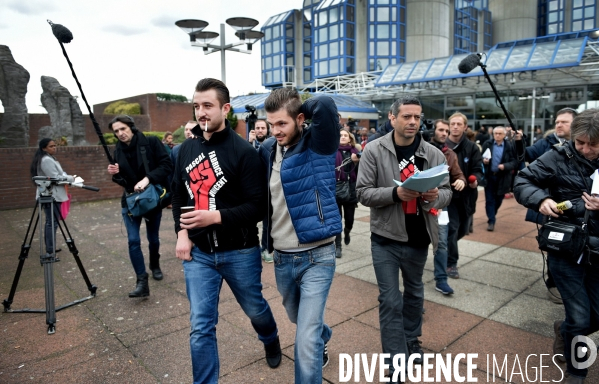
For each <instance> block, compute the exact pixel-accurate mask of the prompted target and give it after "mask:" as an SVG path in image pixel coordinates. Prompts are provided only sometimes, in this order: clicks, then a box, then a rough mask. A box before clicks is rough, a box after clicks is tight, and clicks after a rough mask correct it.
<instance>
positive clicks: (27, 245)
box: [2, 204, 39, 312]
mask: <svg viewBox="0 0 599 384" xmlns="http://www.w3.org/2000/svg"><path fill="white" fill-rule="evenodd" d="M37 209H38V206H37V204H36V205H35V207H34V208H33V212H32V213H31V219H29V226H28V227H27V232H26V233H25V238H24V239H23V244H21V253H20V254H19V265H18V266H17V271H16V272H15V277H14V279H13V281H12V286H11V287H10V294H9V295H8V298H7V299H4V301H3V302H2V305H3V306H4V312H10V306H11V305H12V302H13V299H14V297H15V293H16V291H17V285H18V284H19V278H20V277H21V272H22V271H23V265H24V264H25V260H26V259H27V257H28V256H29V250H30V249H31V242H32V241H33V236H34V234H35V228H37V224H38V222H39V216H36V220H35V224H34V225H33V231H31V237H29V231H30V230H31V225H32V224H33V217H34V216H35V212H36V211H37ZM28 237H29V241H27V238H28Z"/></svg>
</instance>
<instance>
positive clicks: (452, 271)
mask: <svg viewBox="0 0 599 384" xmlns="http://www.w3.org/2000/svg"><path fill="white" fill-rule="evenodd" d="M447 276H449V277H451V278H452V279H459V278H460V273H459V272H458V267H447Z"/></svg>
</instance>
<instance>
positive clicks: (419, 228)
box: [391, 135, 431, 248]
mask: <svg viewBox="0 0 599 384" xmlns="http://www.w3.org/2000/svg"><path fill="white" fill-rule="evenodd" d="M391 137H392V138H393V145H394V146H395V153H396V155H397V162H398V164H399V173H400V177H401V180H399V181H402V182H403V181H405V180H406V179H407V178H408V177H410V176H412V175H413V174H414V173H417V172H420V171H422V170H423V168H424V159H422V158H420V157H416V156H415V155H414V154H415V153H416V149H417V148H418V146H419V145H420V141H421V140H422V139H421V137H420V135H416V137H415V139H414V142H413V143H412V144H410V145H407V146H405V147H404V146H399V145H397V144H395V138H394V137H393V135H392V136H391ZM420 200H421V199H420V198H418V199H414V200H412V201H402V202H401V205H402V208H403V211H404V214H405V224H406V232H407V234H408V241H407V243H406V244H407V245H409V246H411V247H415V248H426V247H428V245H429V244H430V243H431V238H430V236H429V234H428V231H427V230H426V222H425V221H424V215H428V212H426V211H424V210H423V209H422V207H421V206H420Z"/></svg>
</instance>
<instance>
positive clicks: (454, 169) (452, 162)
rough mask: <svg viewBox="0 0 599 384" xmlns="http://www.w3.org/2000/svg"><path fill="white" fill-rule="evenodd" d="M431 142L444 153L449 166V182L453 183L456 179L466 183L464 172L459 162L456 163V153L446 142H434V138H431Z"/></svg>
mask: <svg viewBox="0 0 599 384" xmlns="http://www.w3.org/2000/svg"><path fill="white" fill-rule="evenodd" d="M431 144H432V145H434V146H435V147H437V148H438V149H439V150H440V151H441V152H443V154H444V155H445V161H446V162H447V165H448V166H449V183H450V184H453V183H454V182H455V181H456V180H462V181H463V182H464V184H468V181H467V180H466V177H465V176H464V173H463V172H462V170H461V169H460V164H459V163H458V155H456V153H455V152H454V151H453V150H452V149H449V147H448V146H447V144H445V143H443V144H439V143H437V142H435V140H431Z"/></svg>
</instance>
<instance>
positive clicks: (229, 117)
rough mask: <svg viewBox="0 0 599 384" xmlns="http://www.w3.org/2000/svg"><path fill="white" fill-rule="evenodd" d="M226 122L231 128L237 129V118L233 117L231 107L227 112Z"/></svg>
mask: <svg viewBox="0 0 599 384" xmlns="http://www.w3.org/2000/svg"><path fill="white" fill-rule="evenodd" d="M227 120H229V124H231V128H233V129H235V128H236V127H237V116H235V114H234V113H233V108H232V107H231V110H230V111H229V113H227Z"/></svg>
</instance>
